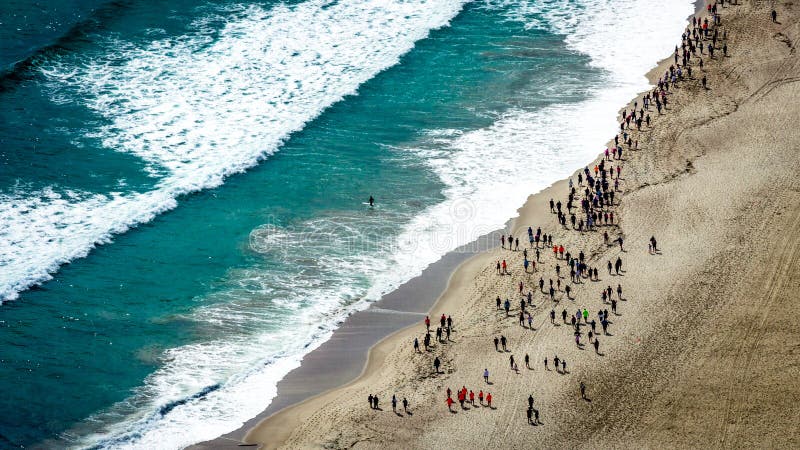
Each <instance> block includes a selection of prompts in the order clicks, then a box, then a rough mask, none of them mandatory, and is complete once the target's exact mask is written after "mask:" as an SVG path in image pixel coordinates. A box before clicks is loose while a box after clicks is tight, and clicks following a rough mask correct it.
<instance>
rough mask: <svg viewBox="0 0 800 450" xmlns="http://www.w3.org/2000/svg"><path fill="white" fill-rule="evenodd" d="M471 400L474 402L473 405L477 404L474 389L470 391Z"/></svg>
mask: <svg viewBox="0 0 800 450" xmlns="http://www.w3.org/2000/svg"><path fill="white" fill-rule="evenodd" d="M469 402H470V403H471V404H472V406H475V393H474V392H472V389H470V391H469Z"/></svg>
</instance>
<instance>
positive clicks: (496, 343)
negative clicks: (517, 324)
mask: <svg viewBox="0 0 800 450" xmlns="http://www.w3.org/2000/svg"><path fill="white" fill-rule="evenodd" d="M499 343H500V339H498V337H497V336H495V337H494V351H496V352H499V351H500V349H499V348H497V345H498V344H499Z"/></svg>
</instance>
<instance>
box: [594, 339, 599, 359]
mask: <svg viewBox="0 0 800 450" xmlns="http://www.w3.org/2000/svg"><path fill="white" fill-rule="evenodd" d="M594 352H595V353H597V354H598V355H599V354H600V339H597V338H596V337H595V338H594Z"/></svg>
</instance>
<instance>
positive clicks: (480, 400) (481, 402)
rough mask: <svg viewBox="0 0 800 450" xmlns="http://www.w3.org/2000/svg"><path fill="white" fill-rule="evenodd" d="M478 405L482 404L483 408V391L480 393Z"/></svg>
mask: <svg viewBox="0 0 800 450" xmlns="http://www.w3.org/2000/svg"><path fill="white" fill-rule="evenodd" d="M478 403H480V404H481V406H483V389H481V390H480V391H478Z"/></svg>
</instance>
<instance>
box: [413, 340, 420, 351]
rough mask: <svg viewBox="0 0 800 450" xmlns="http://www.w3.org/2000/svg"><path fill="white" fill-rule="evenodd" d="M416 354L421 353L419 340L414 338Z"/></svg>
mask: <svg viewBox="0 0 800 450" xmlns="http://www.w3.org/2000/svg"><path fill="white" fill-rule="evenodd" d="M414 353H419V339H417V338H414Z"/></svg>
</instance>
